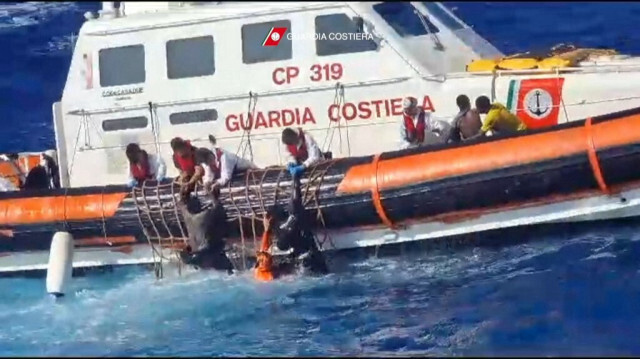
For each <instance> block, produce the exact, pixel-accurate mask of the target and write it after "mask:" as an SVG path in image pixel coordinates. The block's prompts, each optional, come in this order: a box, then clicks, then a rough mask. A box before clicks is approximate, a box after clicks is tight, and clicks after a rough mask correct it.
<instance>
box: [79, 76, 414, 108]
mask: <svg viewBox="0 0 640 359" xmlns="http://www.w3.org/2000/svg"><path fill="white" fill-rule="evenodd" d="M412 78H413V77H410V76H405V77H395V78H390V79H383V80H371V81H358V82H350V83H339V84H340V85H342V86H343V87H344V88H358V87H368V86H378V85H386V84H393V83H400V82H404V81H408V80H410V79H412ZM335 88H336V85H335V84H333V85H325V86H314V87H310V86H306V87H296V88H291V89H286V90H274V91H265V92H261V93H258V94H257V95H258V96H260V97H272V96H282V95H289V94H295V93H299V92H304V93H309V92H319V91H328V90H335ZM254 94H256V93H255V92H254ZM250 97H251V95H250V93H249V92H247V93H241V94H233V95H225V96H215V97H203V98H197V99H189V100H177V101H159V102H154V103H153V105H154V106H157V107H171V106H182V105H193V104H199V103H211V102H221V101H231V100H243V99H249V98H250ZM148 106H149V104H148V103H145V104H137V105H131V106H122V107H110V108H103V109H95V110H85V109H76V110H70V111H68V112H67V115H75V116H80V115H97V114H108V113H114V112H122V111H134V110H141V109H145V108H147V107H148Z"/></svg>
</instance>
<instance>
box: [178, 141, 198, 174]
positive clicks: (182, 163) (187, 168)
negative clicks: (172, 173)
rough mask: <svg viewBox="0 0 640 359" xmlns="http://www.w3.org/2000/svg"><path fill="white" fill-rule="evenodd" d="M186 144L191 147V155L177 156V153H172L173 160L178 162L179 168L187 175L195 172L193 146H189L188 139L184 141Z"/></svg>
mask: <svg viewBox="0 0 640 359" xmlns="http://www.w3.org/2000/svg"><path fill="white" fill-rule="evenodd" d="M186 142H187V146H189V147H191V155H190V156H189V157H187V158H184V157H182V156H178V154H176V153H174V154H173V160H174V162H176V163H177V164H178V166H179V167H180V170H182V171H184V172H186V173H187V175H189V176H192V175H193V174H194V173H195V172H196V161H195V158H194V152H195V151H194V148H193V146H191V142H190V141H186Z"/></svg>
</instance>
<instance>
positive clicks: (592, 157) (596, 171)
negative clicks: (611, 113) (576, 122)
mask: <svg viewBox="0 0 640 359" xmlns="http://www.w3.org/2000/svg"><path fill="white" fill-rule="evenodd" d="M584 127H585V130H586V132H587V153H588V154H589V162H590V163H591V169H592V170H593V176H594V177H595V178H596V181H597V182H598V186H599V187H600V189H601V190H602V192H604V193H606V194H609V193H610V191H609V188H608V187H607V183H606V182H605V181H604V177H603V176H602V170H601V169H600V162H599V161H598V154H597V153H596V146H595V144H594V142H593V131H592V126H591V117H589V118H587V120H586V121H585V123H584Z"/></svg>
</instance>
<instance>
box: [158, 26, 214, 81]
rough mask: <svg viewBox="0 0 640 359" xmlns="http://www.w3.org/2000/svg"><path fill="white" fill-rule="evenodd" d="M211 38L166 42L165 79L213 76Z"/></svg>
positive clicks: (202, 37) (203, 37)
mask: <svg viewBox="0 0 640 359" xmlns="http://www.w3.org/2000/svg"><path fill="white" fill-rule="evenodd" d="M214 72H215V66H214V60H213V36H201V37H192V38H188V39H178V40H170V41H167V77H168V78H170V79H183V78H187V77H198V76H208V75H213V73H214Z"/></svg>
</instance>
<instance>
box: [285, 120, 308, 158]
mask: <svg viewBox="0 0 640 359" xmlns="http://www.w3.org/2000/svg"><path fill="white" fill-rule="evenodd" d="M298 139H299V140H300V141H302V143H301V144H300V148H298V145H287V150H289V153H290V154H291V156H293V157H294V158H295V159H296V162H298V163H302V162H304V161H306V160H307V158H309V152H307V143H306V141H305V139H304V132H302V129H301V128H299V129H298Z"/></svg>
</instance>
